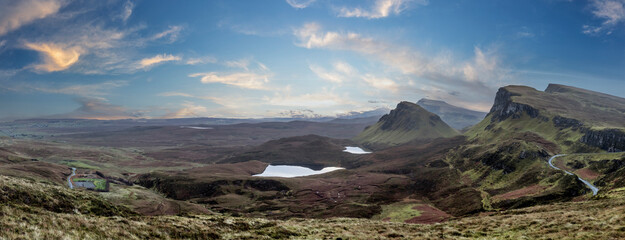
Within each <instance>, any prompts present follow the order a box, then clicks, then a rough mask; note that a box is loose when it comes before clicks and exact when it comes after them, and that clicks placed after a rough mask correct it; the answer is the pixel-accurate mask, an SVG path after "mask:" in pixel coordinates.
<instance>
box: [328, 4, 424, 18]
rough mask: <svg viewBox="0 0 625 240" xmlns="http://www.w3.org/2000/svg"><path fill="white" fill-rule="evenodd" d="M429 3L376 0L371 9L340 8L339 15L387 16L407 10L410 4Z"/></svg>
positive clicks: (360, 16) (361, 16)
mask: <svg viewBox="0 0 625 240" xmlns="http://www.w3.org/2000/svg"><path fill="white" fill-rule="evenodd" d="M412 3H414V4H416V5H427V4H428V1H427V0H376V1H375V3H374V4H373V6H371V8H370V9H363V8H360V7H356V8H349V7H342V8H340V9H339V13H338V16H339V17H359V18H368V19H376V18H385V17H388V16H390V15H399V14H400V13H401V12H403V11H404V10H406V9H407V8H408V7H409V5H410V4H412Z"/></svg>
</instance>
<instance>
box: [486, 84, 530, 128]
mask: <svg viewBox="0 0 625 240" xmlns="http://www.w3.org/2000/svg"><path fill="white" fill-rule="evenodd" d="M525 88H529V87H525V86H508V87H506V88H500V89H499V91H497V95H495V103H494V104H493V107H492V108H491V109H490V112H489V113H488V115H490V116H491V121H504V120H506V119H507V118H509V117H512V118H513V119H518V118H520V117H521V115H522V114H527V115H528V116H529V117H531V118H536V117H538V115H539V114H540V111H539V110H538V109H536V108H534V107H532V106H530V105H528V104H523V103H518V102H515V101H513V100H512V97H514V96H521V94H520V93H519V92H517V91H519V90H522V91H527V89H525ZM515 90H516V91H515Z"/></svg>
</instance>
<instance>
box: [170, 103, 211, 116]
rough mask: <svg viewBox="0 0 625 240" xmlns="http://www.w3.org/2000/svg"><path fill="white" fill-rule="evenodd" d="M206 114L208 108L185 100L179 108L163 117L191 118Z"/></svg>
mask: <svg viewBox="0 0 625 240" xmlns="http://www.w3.org/2000/svg"><path fill="white" fill-rule="evenodd" d="M207 115H208V109H207V108H206V107H204V106H201V105H197V104H195V103H193V102H189V101H186V102H184V103H183V104H182V107H181V108H180V109H178V110H176V111H174V112H171V113H168V114H166V115H165V116H163V118H192V117H205V116H207Z"/></svg>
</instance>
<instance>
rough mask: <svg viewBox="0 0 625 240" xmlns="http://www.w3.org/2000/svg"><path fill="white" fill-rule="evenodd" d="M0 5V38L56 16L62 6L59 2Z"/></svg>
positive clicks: (43, 0) (35, 0) (22, 0)
mask: <svg viewBox="0 0 625 240" xmlns="http://www.w3.org/2000/svg"><path fill="white" fill-rule="evenodd" d="M0 5H1V6H2V7H1V8H0V36H2V35H4V34H6V33H8V32H10V31H13V30H15V29H18V28H20V27H21V26H23V25H26V24H29V23H31V22H33V21H35V20H38V19H42V18H46V17H48V16H50V15H52V14H55V13H57V12H58V11H59V9H60V8H61V6H62V4H61V1H59V0H20V1H11V2H6V1H2V2H1V3H0Z"/></svg>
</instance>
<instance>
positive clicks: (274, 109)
mask: <svg viewBox="0 0 625 240" xmlns="http://www.w3.org/2000/svg"><path fill="white" fill-rule="evenodd" d="M549 83H558V84H565V85H571V86H576V87H581V88H586V89H590V90H594V91H599V92H604V93H608V94H611V95H616V96H620V97H625V0H570V1H566V0H528V1H501V0H456V1H446V0H440V1H436V0H356V1H349V0H332V1H331V0H266V1H256V0H250V1H235V0H213V1H204V0H201V1H191V0H189V1H158V0H154V1H152V0H150V1H148V0H106V1H70V0H0V119H19V118H39V117H44V118H86V119H127V118H188V117H228V118H260V117H291V116H310V117H315V116H337V115H341V114H345V113H348V112H354V111H356V112H359V111H367V110H372V109H376V108H380V107H387V108H393V107H394V106H395V105H396V104H397V103H398V102H400V101H412V102H416V101H418V100H419V99H421V98H430V99H436V100H443V101H446V102H448V103H450V104H453V105H456V106H460V107H465V108H469V109H472V110H478V111H488V110H489V109H490V107H491V105H492V103H493V99H494V96H495V93H496V92H497V89H498V88H500V87H502V86H506V85H512V84H514V85H527V86H531V87H534V88H536V89H538V90H544V89H545V88H546V87H547V85H548V84H549Z"/></svg>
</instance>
